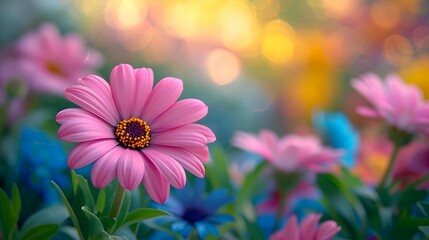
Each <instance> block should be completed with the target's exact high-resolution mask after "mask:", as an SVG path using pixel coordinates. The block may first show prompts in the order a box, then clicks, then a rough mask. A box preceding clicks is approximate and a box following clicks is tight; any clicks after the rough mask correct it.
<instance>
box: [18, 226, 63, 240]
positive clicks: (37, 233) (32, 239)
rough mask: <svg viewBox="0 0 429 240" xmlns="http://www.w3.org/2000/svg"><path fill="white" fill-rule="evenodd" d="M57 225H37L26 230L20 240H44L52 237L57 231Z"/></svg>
mask: <svg viewBox="0 0 429 240" xmlns="http://www.w3.org/2000/svg"><path fill="white" fill-rule="evenodd" d="M59 227H60V226H59V225H58V224H44V225H38V226H35V227H32V228H30V229H28V230H27V231H26V232H25V233H24V234H23V236H22V238H21V239H22V240H46V239H49V238H50V237H52V236H53V235H54V234H55V233H56V232H57V231H58V229H59Z"/></svg>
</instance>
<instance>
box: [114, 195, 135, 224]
mask: <svg viewBox="0 0 429 240" xmlns="http://www.w3.org/2000/svg"><path fill="white" fill-rule="evenodd" d="M130 205H131V192H130V191H125V194H124V199H123V201H122V206H121V209H120V210H119V213H118V216H117V218H116V229H115V231H114V232H116V230H117V228H118V227H119V226H121V225H122V223H123V222H124V221H125V218H126V217H127V215H128V211H129V209H130Z"/></svg>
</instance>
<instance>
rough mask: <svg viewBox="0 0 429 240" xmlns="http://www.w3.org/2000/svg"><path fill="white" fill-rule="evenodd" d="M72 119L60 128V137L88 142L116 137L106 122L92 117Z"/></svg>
mask: <svg viewBox="0 0 429 240" xmlns="http://www.w3.org/2000/svg"><path fill="white" fill-rule="evenodd" d="M81 118H82V119H72V120H68V121H67V122H65V123H63V125H61V127H60V128H59V129H58V137H59V138H60V139H61V140H63V141H66V142H86V141H91V140H96V139H114V138H115V135H114V133H113V128H112V126H110V125H109V124H107V123H106V122H104V121H102V120H100V119H97V118H96V117H93V118H90V117H88V116H86V117H84V116H83V115H82V117H81Z"/></svg>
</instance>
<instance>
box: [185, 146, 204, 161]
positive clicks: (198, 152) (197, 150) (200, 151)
mask: <svg viewBox="0 0 429 240" xmlns="http://www.w3.org/2000/svg"><path fill="white" fill-rule="evenodd" d="M183 149H185V150H186V151H188V152H190V153H192V154H193V155H195V156H196V157H197V158H198V159H200V161H201V162H202V163H206V162H208V161H209V159H210V154H209V148H208V147H207V146H204V147H185V148H183Z"/></svg>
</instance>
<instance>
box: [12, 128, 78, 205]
mask: <svg viewBox="0 0 429 240" xmlns="http://www.w3.org/2000/svg"><path fill="white" fill-rule="evenodd" d="M66 169H67V165H66V153H65V152H64V150H63V148H62V146H61V143H60V142H59V141H57V140H55V139H51V138H50V137H48V136H47V135H46V134H45V133H44V132H43V131H41V130H37V129H31V128H28V127H24V129H23V130H22V133H21V138H20V162H19V180H20V182H21V183H22V185H23V186H25V187H26V188H28V189H29V191H31V192H33V193H36V195H38V198H39V199H41V200H42V203H45V204H51V203H55V202H58V201H59V199H58V194H57V193H56V192H55V190H54V188H53V187H52V184H51V180H53V181H54V182H56V183H57V184H58V185H59V186H61V187H67V186H69V185H70V181H69V178H68V177H67V175H66V174H65V170H66Z"/></svg>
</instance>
